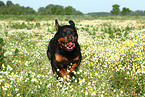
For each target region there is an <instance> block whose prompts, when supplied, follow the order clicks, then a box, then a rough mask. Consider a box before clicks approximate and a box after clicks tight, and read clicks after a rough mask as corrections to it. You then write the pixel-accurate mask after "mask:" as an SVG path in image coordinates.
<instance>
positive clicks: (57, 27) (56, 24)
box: [55, 19, 60, 31]
mask: <svg viewBox="0 0 145 97" xmlns="http://www.w3.org/2000/svg"><path fill="white" fill-rule="evenodd" d="M55 27H56V30H57V31H58V29H59V27H60V26H59V24H58V21H57V19H56V20H55Z"/></svg>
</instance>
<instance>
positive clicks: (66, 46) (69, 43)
mask: <svg viewBox="0 0 145 97" xmlns="http://www.w3.org/2000/svg"><path fill="white" fill-rule="evenodd" d="M62 45H63V46H64V47H65V48H66V49H67V50H73V48H74V47H75V43H73V42H68V43H62Z"/></svg>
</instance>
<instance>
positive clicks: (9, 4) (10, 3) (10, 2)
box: [6, 1, 14, 7]
mask: <svg viewBox="0 0 145 97" xmlns="http://www.w3.org/2000/svg"><path fill="white" fill-rule="evenodd" d="M6 4H7V6H8V7H10V6H12V5H14V4H13V3H12V1H7V3H6Z"/></svg>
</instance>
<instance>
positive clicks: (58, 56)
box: [55, 54, 68, 62]
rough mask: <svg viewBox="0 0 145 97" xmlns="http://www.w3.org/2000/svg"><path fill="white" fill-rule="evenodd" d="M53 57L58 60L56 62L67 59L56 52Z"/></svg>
mask: <svg viewBox="0 0 145 97" xmlns="http://www.w3.org/2000/svg"><path fill="white" fill-rule="evenodd" d="M55 59H56V61H58V62H61V61H67V60H68V59H67V58H66V57H63V56H61V55H58V54H55Z"/></svg>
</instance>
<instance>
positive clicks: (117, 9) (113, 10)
mask: <svg viewBox="0 0 145 97" xmlns="http://www.w3.org/2000/svg"><path fill="white" fill-rule="evenodd" d="M112 7H113V9H112V11H111V14H113V15H118V14H119V12H120V9H119V7H120V5H118V4H114V5H112Z"/></svg>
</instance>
